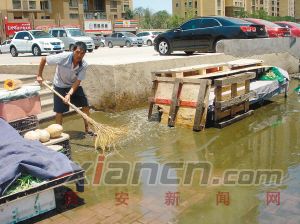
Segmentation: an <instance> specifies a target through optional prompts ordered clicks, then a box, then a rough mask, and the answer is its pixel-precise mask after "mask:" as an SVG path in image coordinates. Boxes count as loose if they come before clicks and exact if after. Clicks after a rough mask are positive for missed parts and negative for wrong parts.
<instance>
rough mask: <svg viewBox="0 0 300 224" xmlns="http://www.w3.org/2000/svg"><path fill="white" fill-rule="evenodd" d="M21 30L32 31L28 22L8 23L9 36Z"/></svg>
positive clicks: (6, 28)
mask: <svg viewBox="0 0 300 224" xmlns="http://www.w3.org/2000/svg"><path fill="white" fill-rule="evenodd" d="M21 30H31V25H30V23H28V22H20V23H6V24H5V31H6V35H7V36H12V35H14V34H15V32H18V31H21Z"/></svg>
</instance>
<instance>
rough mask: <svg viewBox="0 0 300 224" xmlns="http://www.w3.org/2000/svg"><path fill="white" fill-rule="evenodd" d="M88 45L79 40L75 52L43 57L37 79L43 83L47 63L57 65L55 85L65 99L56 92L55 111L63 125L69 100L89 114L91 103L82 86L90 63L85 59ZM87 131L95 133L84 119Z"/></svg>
mask: <svg viewBox="0 0 300 224" xmlns="http://www.w3.org/2000/svg"><path fill="white" fill-rule="evenodd" d="M86 51H87V46H86V45H85V43H84V42H77V43H75V46H74V48H73V52H65V53H61V54H56V55H50V56H47V57H42V58H41V62H40V66H39V71H38V75H37V81H38V82H39V83H40V84H41V83H42V81H43V71H44V67H45V65H46V63H47V64H48V65H56V71H55V75H54V80H53V85H54V89H55V90H56V91H57V92H58V93H60V94H61V95H62V96H63V97H64V100H62V99H61V98H59V97H58V96H57V95H55V94H54V112H55V113H56V116H55V120H56V123H57V124H60V125H62V122H63V113H65V112H67V111H69V105H68V104H67V103H68V102H71V103H72V104H74V105H75V106H77V107H82V111H83V112H84V113H85V114H86V115H87V116H89V104H88V100H87V98H86V96H85V93H84V91H83V88H82V87H81V86H80V84H81V81H82V80H84V79H85V74H86V70H87V66H88V64H87V63H86V61H85V60H83V58H84V56H85V53H86ZM84 128H85V132H86V134H88V135H92V136H93V135H94V132H93V131H92V130H91V129H90V128H89V125H88V122H87V121H86V120H85V119H84Z"/></svg>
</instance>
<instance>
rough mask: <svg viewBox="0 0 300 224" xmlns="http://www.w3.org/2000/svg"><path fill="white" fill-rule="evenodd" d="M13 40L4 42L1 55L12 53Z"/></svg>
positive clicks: (0, 47) (0, 51) (0, 50)
mask: <svg viewBox="0 0 300 224" xmlns="http://www.w3.org/2000/svg"><path fill="white" fill-rule="evenodd" d="M10 44H11V40H6V41H4V42H3V43H2V44H1V46H0V54H5V53H9V52H10Z"/></svg>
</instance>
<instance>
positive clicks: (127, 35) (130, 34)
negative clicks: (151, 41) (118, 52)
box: [123, 33, 136, 37]
mask: <svg viewBox="0 0 300 224" xmlns="http://www.w3.org/2000/svg"><path fill="white" fill-rule="evenodd" d="M123 34H124V36H126V37H136V36H135V35H134V34H133V33H123Z"/></svg>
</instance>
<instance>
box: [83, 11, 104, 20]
mask: <svg viewBox="0 0 300 224" xmlns="http://www.w3.org/2000/svg"><path fill="white" fill-rule="evenodd" d="M84 18H85V19H107V15H106V12H104V11H85V12H84Z"/></svg>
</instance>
